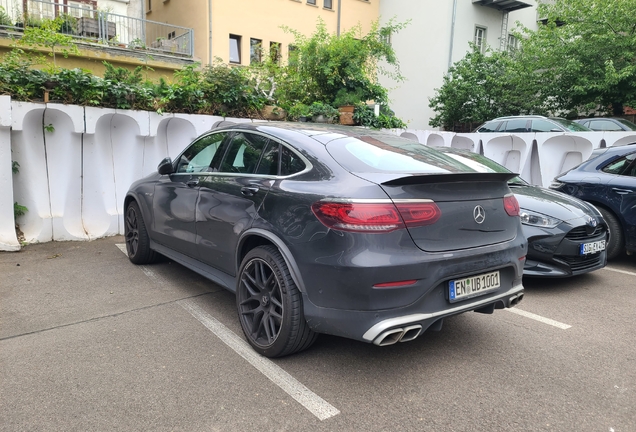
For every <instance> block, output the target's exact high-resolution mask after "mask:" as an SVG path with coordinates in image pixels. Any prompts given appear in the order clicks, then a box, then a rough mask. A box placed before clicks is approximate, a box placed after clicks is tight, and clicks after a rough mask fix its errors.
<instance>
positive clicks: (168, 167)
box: [157, 157, 174, 175]
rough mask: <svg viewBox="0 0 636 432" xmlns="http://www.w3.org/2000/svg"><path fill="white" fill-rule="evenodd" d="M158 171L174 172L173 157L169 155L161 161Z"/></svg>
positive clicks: (163, 172) (164, 172) (163, 173)
mask: <svg viewBox="0 0 636 432" xmlns="http://www.w3.org/2000/svg"><path fill="white" fill-rule="evenodd" d="M157 172H159V174H161V175H166V174H172V173H173V172H174V165H172V159H170V158H169V157H167V158H165V159H164V160H162V161H161V162H159V166H158V167H157Z"/></svg>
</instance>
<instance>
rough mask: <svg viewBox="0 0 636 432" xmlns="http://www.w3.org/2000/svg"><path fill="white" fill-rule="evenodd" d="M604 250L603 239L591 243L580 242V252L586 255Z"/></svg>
mask: <svg viewBox="0 0 636 432" xmlns="http://www.w3.org/2000/svg"><path fill="white" fill-rule="evenodd" d="M604 250H605V240H599V241H595V242H591V243H582V244H581V246H580V252H581V253H580V254H581V255H588V254H593V253H596V252H601V251H604Z"/></svg>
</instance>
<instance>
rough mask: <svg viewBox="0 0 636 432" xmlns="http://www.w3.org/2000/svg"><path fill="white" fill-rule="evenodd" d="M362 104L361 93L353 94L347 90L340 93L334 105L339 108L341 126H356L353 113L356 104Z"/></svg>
mask: <svg viewBox="0 0 636 432" xmlns="http://www.w3.org/2000/svg"><path fill="white" fill-rule="evenodd" d="M360 102H362V97H361V96H360V94H359V92H351V91H347V90H345V89H342V90H340V91H338V93H337V94H336V98H335V99H334V101H333V105H334V106H337V107H338V112H339V113H340V124H343V125H349V126H352V125H354V124H355V122H354V120H353V111H354V109H355V106H356V104H359V103H360Z"/></svg>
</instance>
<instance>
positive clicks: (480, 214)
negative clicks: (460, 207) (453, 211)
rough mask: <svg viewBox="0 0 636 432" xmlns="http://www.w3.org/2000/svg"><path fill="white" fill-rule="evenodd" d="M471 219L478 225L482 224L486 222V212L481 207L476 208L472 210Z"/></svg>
mask: <svg viewBox="0 0 636 432" xmlns="http://www.w3.org/2000/svg"><path fill="white" fill-rule="evenodd" d="M473 217H474V218H475V222H477V223H478V224H480V223H483V222H484V221H485V220H486V211H485V210H484V208H483V207H482V206H477V207H475V210H473Z"/></svg>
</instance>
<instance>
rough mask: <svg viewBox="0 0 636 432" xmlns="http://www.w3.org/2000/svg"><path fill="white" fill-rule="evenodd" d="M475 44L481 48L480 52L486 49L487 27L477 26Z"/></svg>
mask: <svg viewBox="0 0 636 432" xmlns="http://www.w3.org/2000/svg"><path fill="white" fill-rule="evenodd" d="M474 42H475V45H477V48H479V52H482V53H483V52H485V51H486V28H485V27H479V26H477V27H475V40H474Z"/></svg>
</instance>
